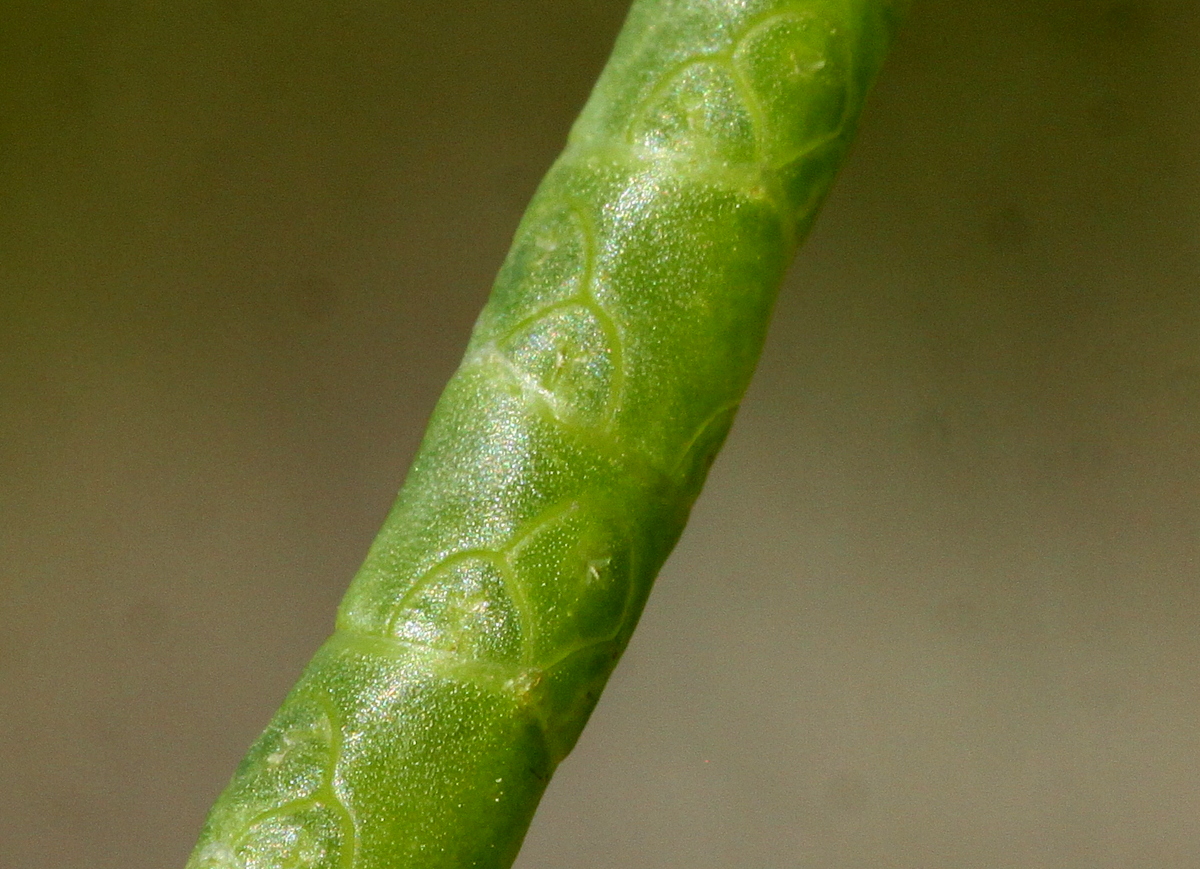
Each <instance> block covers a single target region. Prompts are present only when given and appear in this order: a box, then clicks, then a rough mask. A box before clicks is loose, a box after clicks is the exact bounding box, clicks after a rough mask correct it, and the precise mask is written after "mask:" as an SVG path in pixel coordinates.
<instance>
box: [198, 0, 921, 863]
mask: <svg viewBox="0 0 1200 869" xmlns="http://www.w3.org/2000/svg"><path fill="white" fill-rule="evenodd" d="M897 6H898V4H897V3H894V2H886V0H790V2H782V0H638V2H635V3H634V6H633V8H632V10H631V12H630V15H629V19H628V21H627V22H626V25H625V28H624V30H623V31H622V33H621V36H620V38H619V40H618V42H617V46H616V48H615V50H614V53H613V56H612V59H611V60H610V62H609V64H608V66H607V68H606V69H605V71H604V74H603V75H602V77H601V79H600V81H599V83H598V84H597V86H596V88H595V91H594V92H593V94H592V96H591V99H590V100H589V102H588V104H587V106H586V107H585V109H584V111H583V113H582V115H581V117H580V118H579V120H578V122H577V123H576V124H575V126H574V128H573V129H572V131H571V135H570V139H569V142H568V145H567V148H566V150H565V151H564V153H563V154H562V156H561V157H560V158H559V160H558V161H557V162H556V163H555V164H554V166H553V168H552V169H551V170H550V173H549V174H548V176H547V177H546V179H545V181H544V182H543V183H542V185H541V187H540V188H539V189H538V192H537V194H536V196H535V197H534V200H533V202H532V204H531V205H530V207H529V210H528V212H527V213H526V215H525V217H524V219H523V220H522V222H521V224H520V227H519V228H518V230H517V234H516V239H515V242H514V244H513V248H512V251H511V252H510V254H509V256H508V258H507V260H506V262H505V264H504V266H503V268H502V270H501V272H500V275H499V277H498V279H497V282H496V285H495V289H494V291H493V293H492V296H491V298H490V300H489V302H488V304H487V306H486V307H485V308H484V311H483V313H482V314H481V316H480V318H479V321H478V323H477V324H476V327H475V330H474V334H473V335H472V338H471V342H470V346H469V348H468V350H467V355H466V358H465V359H464V361H463V363H462V366H461V367H460V368H459V370H458V372H457V373H456V374H455V375H454V377H453V379H452V380H451V381H450V384H449V385H448V386H447V388H446V391H445V393H444V395H443V396H442V398H441V400H440V402H439V404H438V406H437V409H436V411H435V413H434V415H433V419H432V421H431V422H430V426H429V431H428V433H427V434H426V437H425V440H424V442H423V444H422V446H421V449H420V451H419V453H418V455H417V458H416V460H415V462H414V464H413V467H412V469H411V471H410V472H409V475H408V479H407V481H406V482H405V484H404V488H403V489H402V491H401V492H400V495H399V497H398V499H397V501H396V504H395V507H394V508H393V509H392V512H391V514H390V515H389V517H388V519H387V522H386V524H385V526H384V528H383V530H382V531H381V532H380V535H379V537H378V539H377V540H376V541H375V543H374V545H373V546H372V548H371V551H370V553H369V555H368V557H367V560H366V563H365V564H364V565H363V567H362V569H361V571H360V572H359V574H358V575H357V577H356V578H355V579H354V582H353V584H352V586H351V587H350V590H349V592H348V593H347V595H346V598H345V600H344V601H343V603H342V606H341V611H340V613H339V617H338V622H337V631H336V633H335V634H334V635H333V637H332V638H331V639H330V640H329V641H328V642H327V643H326V644H325V646H324V647H322V649H321V650H320V651H319V652H318V653H317V655H316V657H315V659H314V660H313V661H312V663H311V664H310V665H309V667H308V668H307V670H306V671H305V673H304V675H303V676H302V677H301V679H300V682H299V684H298V685H297V686H296V687H295V689H294V690H293V691H292V693H291V694H290V695H289V697H288V699H287V700H286V702H285V704H284V706H283V708H282V709H281V710H280V711H279V713H278V714H277V715H276V716H275V718H274V719H273V720H272V722H271V724H270V726H269V727H268V728H267V730H266V732H265V733H264V734H263V735H262V736H261V737H260V738H259V740H258V741H257V743H256V744H255V745H254V747H253V748H252V749H251V751H250V753H249V755H248V757H247V758H246V760H245V761H244V762H243V763H242V765H241V766H240V767H239V769H238V771H237V773H236V775H235V776H234V779H233V781H232V782H231V784H230V785H229V787H228V789H227V790H226V791H225V793H224V794H223V795H222V796H221V797H220V799H219V800H218V802H217V804H216V806H215V807H214V808H213V810H212V813H211V814H210V816H209V819H208V822H207V824H206V826H205V828H204V831H203V834H202V837H201V840H200V844H199V845H198V846H197V848H196V851H195V852H194V853H193V856H192V859H191V861H190V863H189V864H188V865H189V867H190V869H228V867H241V869H283V867H289V869H300V867H306V869H307V867H311V869H335V867H341V869H408V867H412V869H418V867H419V869H452V867H453V869H461V867H487V869H501V867H507V866H509V865H510V864H511V863H512V861H513V859H514V858H515V856H516V852H517V849H518V848H519V846H520V843H521V839H522V838H523V836H524V834H525V830H526V828H527V826H528V824H529V821H530V818H531V817H532V815H533V811H534V808H535V807H536V805H537V801H538V799H539V797H540V796H541V793H542V791H543V789H544V788H545V786H546V783H547V782H548V780H549V778H550V775H551V773H552V772H553V770H554V767H555V766H556V765H557V764H558V762H559V761H561V760H562V759H563V757H565V756H566V754H567V753H568V752H569V751H570V750H571V747H572V746H573V745H574V743H575V740H576V739H577V737H578V735H579V732H580V730H581V729H582V727H583V725H584V723H585V722H586V720H587V717H588V715H589V714H590V712H591V710H592V707H593V706H594V705H595V703H596V700H597V698H598V696H599V694H600V690H601V688H602V687H603V685H604V683H605V681H606V679H607V678H608V676H609V674H610V672H611V671H612V668H613V666H614V665H615V663H616V661H617V658H618V657H619V655H620V653H621V651H622V649H623V648H624V647H625V644H626V642H627V641H628V639H629V636H630V634H631V632H632V631H633V628H634V625H635V623H636V621H637V618H638V615H639V614H640V612H641V610H642V606H643V604H644V603H645V600H646V596H647V594H648V593H649V591H650V585H651V582H652V581H653V578H654V576H655V574H656V573H657V571H658V569H659V567H660V566H661V564H662V562H663V560H664V559H665V558H666V556H667V554H668V553H669V552H670V550H671V547H672V546H673V545H674V543H675V541H676V539H677V538H678V536H679V534H680V532H681V531H682V528H683V524H684V522H685V520H686V518H687V514H688V511H689V509H690V508H691V504H692V502H693V500H694V498H695V496H696V494H697V492H698V491H699V488H700V485H701V484H702V482H703V479H704V477H705V475H706V473H707V471H708V467H709V465H710V463H711V461H712V459H713V456H714V455H715V453H716V451H717V449H718V448H719V447H720V445H721V443H722V441H723V440H724V438H725V434H726V432H727V431H728V429H729V426H730V423H731V421H732V418H733V413H734V411H735V409H736V407H737V405H738V402H739V401H740V399H741V397H742V393H743V391H744V390H745V388H746V385H747V382H748V380H749V378H750V375H751V373H752V371H753V368H754V365H755V362H756V360H757V358H758V355H759V350H760V348H761V345H762V341H763V336H764V333H765V331H766V326H767V319H768V316H769V313H770V308H771V305H772V302H773V299H774V296H775V294H776V291H777V290H778V287H779V283H780V281H781V279H782V277H783V273H784V270H785V269H786V267H787V265H788V263H789V261H790V259H791V256H792V253H793V251H794V250H795V247H796V245H797V243H798V241H799V239H800V238H801V237H802V236H803V234H804V232H805V230H806V229H807V227H808V225H809V224H810V222H811V220H812V218H813V216H814V214H815V211H816V209H817V207H818V205H819V203H820V201H821V199H822V197H823V196H824V194H825V192H826V190H827V189H828V186H829V184H830V182H831V180H832V178H833V175H834V173H835V171H836V169H837V167H838V165H839V163H840V161H841V158H842V155H843V153H844V151H845V148H846V145H847V142H848V140H849V137H850V135H851V132H852V128H853V126H854V122H855V119H856V118H857V116H858V113H859V111H860V109H861V107H862V102H863V98H864V95H865V93H866V91H867V88H868V86H869V84H870V82H871V80H872V78H873V76H874V74H875V72H876V70H877V68H878V65H879V63H880V61H881V59H882V56H883V52H884V49H885V47H886V43H887V41H888V38H889V36H890V34H891V31H892V29H893V27H894V25H895V22H896V18H897V17H898V9H897Z"/></svg>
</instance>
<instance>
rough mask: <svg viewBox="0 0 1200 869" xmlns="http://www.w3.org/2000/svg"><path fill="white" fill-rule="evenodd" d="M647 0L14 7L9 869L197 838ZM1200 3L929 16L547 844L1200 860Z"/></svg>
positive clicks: (5, 779)
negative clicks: (516, 233) (638, 3)
mask: <svg viewBox="0 0 1200 869" xmlns="http://www.w3.org/2000/svg"><path fill="white" fill-rule="evenodd" d="M624 11H625V2H624V0H572V2H569V3H568V2H553V0H520V2H513V0H470V2H467V0H403V2H401V0H389V2H382V0H378V2H376V0H373V2H366V0H356V2H336V3H326V2H317V0H287V2H278V0H187V2H175V3H149V2H132V0H131V2H63V3H45V2H41V0H6V2H4V3H3V4H0V625H2V626H3V628H2V630H0V746H2V748H0V752H2V754H0V866H3V867H4V869H67V867H87V869H152V867H153V869H161V867H179V866H181V865H182V863H183V861H184V859H185V857H186V855H187V853H188V851H189V850H190V848H191V846H192V844H193V842H194V839H195V836H196V832H197V830H198V828H199V826H200V823H201V821H202V819H203V816H204V813H205V811H206V810H207V808H208V806H209V804H210V803H211V801H212V799H213V798H214V797H215V796H216V794H217V792H218V790H219V789H220V788H221V787H222V785H223V784H224V782H225V781H226V780H227V779H228V776H229V775H230V773H231V771H232V769H233V767H234V765H235V763H236V762H237V760H238V758H239V757H240V756H241V754H242V752H243V751H244V750H245V748H246V746H247V745H248V744H249V742H250V741H251V739H252V738H253V737H254V736H255V735H256V734H257V732H258V731H259V729H260V728H261V727H262V726H263V724H264V723H265V722H266V720H267V718H268V716H269V715H270V714H271V712H272V711H273V710H274V708H275V707H276V706H277V704H278V703H279V701H280V699H281V698H282V697H283V694H284V693H285V691H286V690H287V688H288V687H289V685H290V684H291V682H292V681H293V679H294V678H295V677H296V675H297V673H298V672H299V670H300V669H301V667H302V666H303V664H304V663H305V661H306V660H307V658H308V657H309V655H310V654H311V653H312V652H313V650H314V649H315V648H316V647H317V645H318V644H319V643H320V641H321V640H322V639H323V638H324V636H325V635H326V634H327V633H328V632H329V630H330V628H331V625H332V618H333V610H334V607H335V605H336V603H337V601H338V599H339V597H340V595H341V593H342V591H343V589H344V587H345V585H346V583H347V581H348V580H349V578H350V576H351V574H352V573H353V571H354V570H355V568H356V567H357V565H358V562H359V561H360V559H361V558H362V556H363V554H364V552H365V549H366V547H367V545H368V543H369V542H370V540H371V538H372V536H373V534H374V533H375V531H376V529H377V527H378V526H379V524H380V522H381V521H382V519H383V516H384V513H385V511H386V510H387V508H388V506H389V504H390V502H391V500H392V497H393V495H394V493H395V491H396V489H397V488H398V486H399V484H400V482H401V479H402V477H403V474H404V471H405V468H406V465H407V463H408V461H409V459H410V457H411V455H412V452H413V450H414V448H415V447H416V444H417V441H418V438H419V436H420V433H421V430H422V427H423V425H424V422H425V419H426V417H427V415H428V413H429V411H430V409H431V407H432V405H433V402H434V400H435V398H436V396H437V394H438V392H439V390H440V388H441V386H442V384H443V383H444V381H445V380H446V378H447V377H448V376H449V374H450V372H451V371H452V370H453V368H454V366H455V364H456V363H457V360H458V356H459V354H460V352H461V350H462V348H463V346H464V343H465V340H466V336H467V331H468V329H469V327H470V324H471V322H472V320H473V318H474V315H475V313H476V311H477V310H478V308H479V307H480V305H481V303H482V302H483V299H484V297H485V294H486V292H487V290H488V288H489V285H490V282H491V279H492V276H493V274H494V273H495V271H496V269H497V267H498V265H499V263H500V261H501V259H502V257H503V255H504V252H505V250H506V247H507V244H508V241H509V238H510V237H511V234H512V232H513V230H514V228H515V226H516V223H517V220H518V218H519V216H520V214H521V211H522V208H523V207H524V204H525V202H526V201H527V200H528V198H529V196H530V194H531V193H532V191H533V189H534V186H535V184H536V183H537V181H538V179H539V178H540V176H541V174H542V173H543V172H544V171H545V169H546V168H547V166H548V165H549V163H550V161H551V160H552V158H553V157H554V155H555V153H556V152H557V150H558V149H559V147H560V146H561V144H562V142H563V140H564V136H565V134H566V131H567V127H568V125H569V122H570V120H571V118H572V117H573V115H574V113H575V112H576V111H577V110H578V109H579V107H580V106H581V104H582V102H583V100H584V98H585V96H586V94H587V91H588V89H589V86H590V84H591V82H592V80H593V79H594V77H595V75H596V74H597V72H598V71H599V69H600V66H601V64H602V62H603V59H604V56H605V55H606V53H607V51H608V48H609V47H610V44H611V40H612V38H613V35H614V34H615V32H616V30H617V28H618V26H619V24H620V21H621V18H622V16H623V14H624ZM1198 554H1200V7H1197V5H1196V4H1195V3H1194V2H1190V0H1012V2H1005V3H996V2H993V0H987V2H984V0H970V2H964V0H918V2H917V4H916V8H915V10H914V13H913V16H912V19H911V21H910V23H909V25H908V27H907V29H906V30H905V31H904V33H903V36H902V38H901V41H900V43H899V45H898V46H897V48H896V51H895V53H894V54H893V56H892V57H891V60H890V63H889V65H888V67H887V70H886V72H885V74H884V76H883V79H882V80H881V82H880V84H879V86H878V88H877V90H876V92H875V94H874V96H873V98H872V101H871V103H870V107H869V110H868V112H867V115H866V117H865V119H864V122H863V125H862V135H861V138H860V140H859V142H858V144H857V146H856V148H855V150H854V152H853V156H852V159H851V161H850V164H849V166H848V167H847V169H846V171H845V172H844V174H843V175H842V177H841V178H840V180H839V182H838V185H837V187H836V189H835V191H834V193H833V195H832V197H831V199H830V201H829V203H828V207H827V209H826V211H825V214H824V216H823V217H822V219H821V220H820V221H819V223H818V226H817V229H816V231H815V233H814V234H813V236H812V238H811V240H810V242H809V244H808V245H807V247H806V248H805V249H804V250H803V252H802V254H801V257H800V260H799V261H798V263H797V266H796V268H795V269H794V270H793V272H792V274H791V276H790V279H789V281H788V284H787V286H786V287H785V289H784V292H783V294H782V297H781V299H780V302H779V307H778V316H777V319H776V321H775V324H774V327H773V330H772V334H771V338H770V343H769V346H768V348H767V351H766V356H765V358H764V360H763V363H762V366H761V368H760V370H759V373H758V377H757V379H756V380H755V382H754V385H753V387H752V388H751V390H750V392H749V394H748V396H747V398H746V401H745V404H744V408H743V411H742V414H741V417H740V419H739V421H738V423H737V426H736V427H735V430H734V433H733V435H732V437H731V438H730V441H729V444H728V446H727V448H726V451H725V453H724V454H723V456H722V457H721V459H720V460H719V461H718V462H717V464H716V467H715V468H714V470H713V473H712V477H711V482H710V485H709V487H708V489H707V491H706V492H705V494H704V496H703V497H702V498H701V500H700V502H699V504H698V506H697V508H696V511H695V514H694V518H693V522H692V524H691V526H690V529H689V530H688V532H687V534H686V536H685V537H684V539H683V542H682V543H681V544H680V546H679V549H678V551H677V552H676V554H675V556H674V557H673V558H672V560H671V562H670V563H669V565H668V567H667V569H666V570H665V571H664V573H663V575H662V577H661V579H660V581H659V584H658V587H657V589H656V590H655V593H654V595H653V596H652V598H651V600H650V604H649V607H648V608H647V611H646V614H645V617H644V619H643V621H642V626H641V628H640V631H639V633H638V635H637V637H636V638H635V639H634V641H633V643H632V645H631V647H630V649H629V652H628V654H627V655H626V657H625V659H624V661H623V662H622V664H621V666H620V667H619V669H618V671H617V673H616V675H615V677H614V679H613V681H612V683H611V685H610V687H609V690H608V692H607V694H606V695H605V697H604V699H603V701H602V702H601V704H600V706H599V708H598V710H597V711H596V714H595V716H594V718H593V721H592V724H591V725H590V727H589V728H588V730H587V731H586V733H585V735H584V737H583V739H582V740H581V742H580V743H579V747H578V748H577V749H576V751H575V753H574V754H573V755H572V756H571V757H570V758H569V759H568V761H567V762H566V763H565V764H564V765H563V766H562V768H561V769H560V771H559V774H558V777H557V778H556V779H555V781H554V783H553V784H552V786H551V787H550V790H549V792H548V794H547V797H546V799H545V801H544V802H543V806H542V810H541V813H540V814H539V816H538V818H537V820H536V822H535V823H534V826H533V829H532V832H531V833H530V835H529V838H528V841H527V844H526V848H525V851H524V853H523V854H522V856H521V858H520V861H519V864H518V865H519V867H520V869H541V867H545V869H551V867H553V869H590V867H597V869H598V867H612V866H620V867H626V869H667V867H688V869H700V867H714V869H715V867H721V869H727V867H731V866H737V867H767V869H772V867H788V869H818V867H819V869H830V867H836V869H855V867H863V869H866V867H871V869H893V867H894V869H958V867H982V866H987V867H997V869H1035V867H1046V869H1142V867H1144V869H1164V867H1168V869H1169V867H1195V866H1197V865H1200V724H1198V722H1200V564H1198V562H1197V556H1198Z"/></svg>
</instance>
